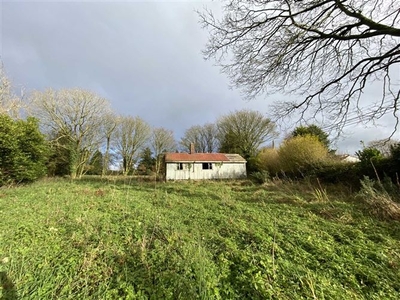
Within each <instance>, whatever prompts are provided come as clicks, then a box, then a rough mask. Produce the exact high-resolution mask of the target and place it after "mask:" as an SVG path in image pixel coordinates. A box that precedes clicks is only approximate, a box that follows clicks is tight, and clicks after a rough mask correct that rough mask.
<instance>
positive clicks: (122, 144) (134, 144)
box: [115, 116, 151, 175]
mask: <svg viewBox="0 0 400 300" xmlns="http://www.w3.org/2000/svg"><path fill="white" fill-rule="evenodd" d="M150 134H151V128H150V125H148V124H147V123H146V122H145V121H144V120H143V119H141V118H139V117H132V116H121V117H120V118H119V122H118V124H117V127H116V131H115V149H116V152H117V153H118V156H119V157H120V158H121V159H122V171H123V173H124V175H127V174H128V173H129V172H130V171H131V170H132V169H133V167H134V164H135V163H136V161H137V158H138V155H139V151H140V150H141V149H142V148H143V147H144V146H145V145H146V143H147V142H148V140H149V137H150Z"/></svg>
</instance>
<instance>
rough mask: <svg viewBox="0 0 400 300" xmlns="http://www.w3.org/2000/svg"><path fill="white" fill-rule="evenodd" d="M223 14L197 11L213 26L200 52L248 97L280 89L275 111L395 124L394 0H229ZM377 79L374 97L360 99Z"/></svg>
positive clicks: (398, 15)
mask: <svg viewBox="0 0 400 300" xmlns="http://www.w3.org/2000/svg"><path fill="white" fill-rule="evenodd" d="M225 2H226V5H225V6H224V16H223V17H222V18H221V19H220V20H218V19H217V18H215V17H214V15H213V14H212V12H210V11H205V12H200V13H199V14H200V19H201V22H202V24H203V25H204V27H206V28H208V30H209V32H210V38H209V43H208V45H207V46H206V49H205V51H204V53H205V55H206V58H214V59H216V61H217V63H218V64H219V65H220V66H221V67H222V70H223V72H225V73H227V74H228V75H229V77H230V79H231V81H232V83H233V85H234V86H236V87H239V88H242V89H243V92H244V93H245V95H246V96H247V97H248V98H253V97H255V96H257V95H260V94H265V93H266V94H272V93H276V92H281V93H282V92H283V93H286V94H297V95H300V96H301V97H300V100H299V101H283V102H280V103H275V105H274V106H273V112H274V114H275V115H276V116H278V117H281V118H282V117H285V116H289V115H293V113H296V112H297V113H299V114H300V118H302V119H306V118H307V116H312V117H315V116H317V115H320V114H321V113H323V116H325V118H324V121H325V122H329V123H330V124H333V125H336V127H335V128H336V129H337V130H339V132H340V131H341V130H342V129H343V126H345V125H346V124H347V125H350V124H354V123H355V122H359V121H360V120H362V121H365V122H368V121H373V120H377V119H379V118H381V117H382V116H383V115H386V114H389V113H390V114H392V116H393V118H394V120H395V128H394V131H393V132H395V130H396V129H397V126H398V122H399V118H398V102H399V96H400V89H399V62H400V43H399V37H400V24H399V23H400V11H399V7H400V1H398V0H369V1H365V0H323V1H315V0H303V1H297V0H247V1H246V0H244V1H238V0H227V1H225ZM373 81H377V83H376V84H378V83H379V84H380V88H381V91H382V92H381V97H380V98H379V99H372V100H373V103H370V102H367V101H365V100H364V98H361V95H362V93H363V91H364V90H365V88H366V86H367V85H368V84H369V83H370V82H373Z"/></svg>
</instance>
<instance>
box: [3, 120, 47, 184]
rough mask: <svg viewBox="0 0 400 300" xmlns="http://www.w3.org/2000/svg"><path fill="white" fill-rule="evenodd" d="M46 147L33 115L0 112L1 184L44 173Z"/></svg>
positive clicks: (34, 177) (35, 176)
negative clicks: (23, 117)
mask: <svg viewBox="0 0 400 300" xmlns="http://www.w3.org/2000/svg"><path fill="white" fill-rule="evenodd" d="M47 154H48V147H47V143H46V141H45V138H44V136H43V135H42V134H41V133H40V131H39V127H38V122H37V120H36V119H35V118H31V117H29V118H27V120H20V119H19V120H14V119H12V118H11V117H10V116H8V115H4V114H2V115H0V186H1V185H4V184H10V183H15V182H17V183H19V182H27V181H33V180H35V179H37V178H39V177H41V176H43V175H45V174H46V165H45V163H46V159H47Z"/></svg>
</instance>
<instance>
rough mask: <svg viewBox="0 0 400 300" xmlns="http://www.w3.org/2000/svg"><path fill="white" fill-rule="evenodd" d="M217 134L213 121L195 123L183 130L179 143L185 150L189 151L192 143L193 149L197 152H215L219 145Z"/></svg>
mask: <svg viewBox="0 0 400 300" xmlns="http://www.w3.org/2000/svg"><path fill="white" fill-rule="evenodd" d="M217 134H218V129H217V126H216V125H215V124H213V123H207V124H205V125H203V126H200V125H195V126H192V127H190V128H189V129H187V130H186V131H185V134H184V136H183V137H182V138H181V141H180V145H181V147H182V148H183V149H184V150H185V151H190V144H192V143H194V146H195V151H196V152H198V153H212V152H216V151H218V147H219V141H218V138H217Z"/></svg>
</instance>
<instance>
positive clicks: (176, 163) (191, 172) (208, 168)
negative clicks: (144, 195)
mask: <svg viewBox="0 0 400 300" xmlns="http://www.w3.org/2000/svg"><path fill="white" fill-rule="evenodd" d="M243 177H246V160H245V159H244V158H243V157H241V156H240V155H239V154H224V153H166V154H165V178H166V180H184V179H223V178H243Z"/></svg>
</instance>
